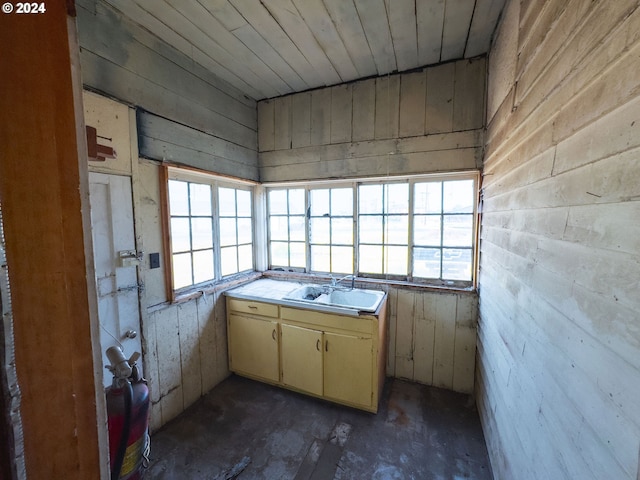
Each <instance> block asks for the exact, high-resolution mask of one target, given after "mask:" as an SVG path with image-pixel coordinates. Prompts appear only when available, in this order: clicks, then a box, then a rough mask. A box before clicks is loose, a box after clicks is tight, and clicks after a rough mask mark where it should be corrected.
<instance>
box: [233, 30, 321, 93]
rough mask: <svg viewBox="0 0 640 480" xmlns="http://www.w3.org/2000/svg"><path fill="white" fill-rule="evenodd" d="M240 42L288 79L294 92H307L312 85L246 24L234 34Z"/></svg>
mask: <svg viewBox="0 0 640 480" xmlns="http://www.w3.org/2000/svg"><path fill="white" fill-rule="evenodd" d="M232 33H233V34H234V35H235V36H236V37H237V38H238V40H240V41H241V42H242V43H244V44H245V45H246V47H247V48H248V49H249V50H251V51H252V52H253V53H255V54H256V55H257V56H258V57H260V58H261V59H262V60H263V61H264V62H265V63H266V64H267V65H269V68H271V69H272V70H273V71H274V72H275V73H276V75H278V76H279V77H280V78H283V79H286V82H287V84H288V85H289V86H290V87H291V88H292V90H293V91H294V92H300V91H302V90H307V89H309V88H310V85H309V84H307V82H305V81H304V80H303V79H302V78H300V75H298V73H297V72H296V71H295V70H294V69H293V68H291V66H290V65H289V64H288V63H287V62H286V61H285V60H284V59H283V58H282V57H281V56H280V54H279V53H278V52H277V51H276V50H274V48H273V47H272V46H271V45H270V44H269V42H267V41H266V40H265V39H264V38H262V35H260V34H259V33H258V32H256V30H255V29H254V28H253V26H252V25H250V24H248V23H247V24H245V25H243V26H242V27H240V28H236V29H235V30H234V31H233V32H232Z"/></svg>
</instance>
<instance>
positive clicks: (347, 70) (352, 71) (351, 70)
mask: <svg viewBox="0 0 640 480" xmlns="http://www.w3.org/2000/svg"><path fill="white" fill-rule="evenodd" d="M293 1H294V4H295V6H296V8H297V9H298V12H300V15H301V16H302V18H303V19H304V21H305V22H306V24H307V26H308V27H309V29H310V30H311V32H312V33H313V35H314V37H315V38H316V40H317V41H318V43H319V44H320V46H321V47H322V49H323V50H324V52H325V54H326V55H327V57H328V58H329V61H330V62H331V64H332V65H333V66H334V68H335V69H336V71H337V72H338V75H340V78H341V80H342V81H343V82H348V81H350V80H355V79H356V78H358V70H357V69H356V66H355V65H354V64H353V61H352V60H351V57H350V56H349V52H348V51H347V49H346V47H345V45H344V43H343V41H342V38H340V35H338V31H337V30H336V27H335V25H334V24H333V20H332V19H331V16H329V13H328V12H327V9H326V8H325V6H324V4H323V3H322V0H293Z"/></svg>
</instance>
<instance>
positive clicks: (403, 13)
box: [388, 0, 418, 71]
mask: <svg viewBox="0 0 640 480" xmlns="http://www.w3.org/2000/svg"><path fill="white" fill-rule="evenodd" d="M388 6H389V26H390V28H391V38H392V39H393V49H394V52H395V55H396V63H397V65H398V71H404V70H409V69H412V68H415V67H416V65H418V35H417V30H416V6H415V0H393V1H392V2H389V4H388Z"/></svg>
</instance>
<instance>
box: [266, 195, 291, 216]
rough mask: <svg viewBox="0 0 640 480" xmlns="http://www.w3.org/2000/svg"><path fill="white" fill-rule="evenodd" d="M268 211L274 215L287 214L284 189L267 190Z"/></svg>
mask: <svg viewBox="0 0 640 480" xmlns="http://www.w3.org/2000/svg"><path fill="white" fill-rule="evenodd" d="M269 212H270V213H271V214H274V215H286V214H287V191H286V190H269Z"/></svg>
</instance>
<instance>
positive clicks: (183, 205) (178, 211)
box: [169, 180, 189, 215]
mask: <svg viewBox="0 0 640 480" xmlns="http://www.w3.org/2000/svg"><path fill="white" fill-rule="evenodd" d="M169 213H170V214H171V215H189V186H188V184H187V182H179V181H177V180H169Z"/></svg>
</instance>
